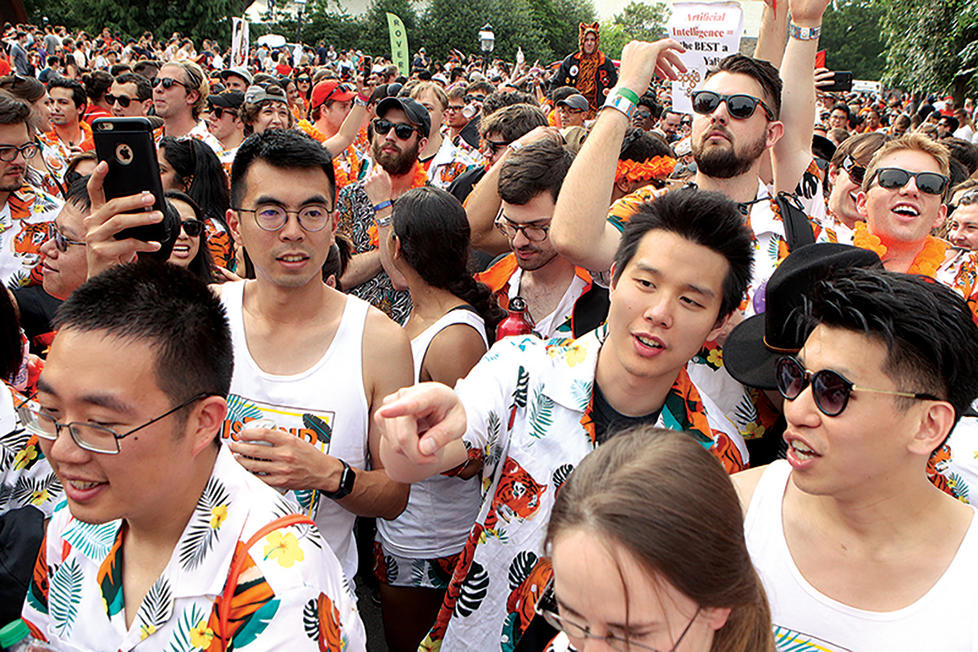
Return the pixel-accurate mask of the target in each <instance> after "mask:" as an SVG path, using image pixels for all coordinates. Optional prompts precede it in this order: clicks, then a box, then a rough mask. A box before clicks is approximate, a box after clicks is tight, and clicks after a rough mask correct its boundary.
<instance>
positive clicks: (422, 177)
mask: <svg viewBox="0 0 978 652" xmlns="http://www.w3.org/2000/svg"><path fill="white" fill-rule="evenodd" d="M413 173H414V177H413V178H412V179H411V187H410V188H408V190H414V189H415V188H420V187H421V186H424V185H426V184H427V183H428V173H427V172H425V171H424V165H422V164H421V161H415V162H414V169H413ZM367 236H368V237H369V238H370V246H371V247H373V248H374V249H377V248H378V247H380V236H379V235H378V234H377V225H376V224H371V225H370V226H369V227H368V228H367Z"/></svg>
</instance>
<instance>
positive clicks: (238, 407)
mask: <svg viewBox="0 0 978 652" xmlns="http://www.w3.org/2000/svg"><path fill="white" fill-rule="evenodd" d="M227 418H228V420H230V421H240V422H242V423H243V422H244V420H245V419H249V420H250V419H261V418H262V412H261V410H259V409H258V406H257V405H255V404H254V403H252V402H251V401H249V400H248V399H246V398H244V397H242V396H238V395H237V394H229V395H228V416H227Z"/></svg>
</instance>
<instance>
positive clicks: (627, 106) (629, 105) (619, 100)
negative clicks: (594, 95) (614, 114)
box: [598, 89, 637, 120]
mask: <svg viewBox="0 0 978 652" xmlns="http://www.w3.org/2000/svg"><path fill="white" fill-rule="evenodd" d="M629 92H630V93H632V95H634V94H635V93H634V91H629ZM636 106H637V105H636V104H635V103H634V102H632V101H631V99H629V98H628V96H626V95H623V94H622V92H621V90H620V89H619V91H618V92H617V93H615V94H614V95H608V97H607V98H606V99H605V101H604V104H602V105H601V108H600V109H598V111H599V112H600V111H602V110H604V109H615V110H616V111H619V112H621V113H623V114H624V115H625V117H626V118H628V119H629V120H631V119H632V114H633V113H635V107H636Z"/></svg>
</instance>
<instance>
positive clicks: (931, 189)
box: [869, 168, 948, 195]
mask: <svg viewBox="0 0 978 652" xmlns="http://www.w3.org/2000/svg"><path fill="white" fill-rule="evenodd" d="M910 177H913V179H914V181H915V182H916V184H917V190H919V191H920V192H925V193H927V194H928V195H941V194H944V190H945V189H946V188H947V184H948V178H947V177H946V176H944V175H943V174H938V173H937V172H908V171H907V170H903V169H901V168H879V169H878V170H876V171H875V172H873V176H872V178H870V180H869V183H870V184H872V183H873V180H875V181H876V182H877V183H878V184H879V185H880V188H886V189H887V190H895V189H899V188H902V187H904V186H905V185H907V184H908V183H909V182H910Z"/></svg>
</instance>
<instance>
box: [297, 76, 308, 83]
mask: <svg viewBox="0 0 978 652" xmlns="http://www.w3.org/2000/svg"><path fill="white" fill-rule="evenodd" d="M310 81H311V80H310V79H309V78H308V77H299V78H298V79H296V80H295V82H296V83H297V84H308V83H310Z"/></svg>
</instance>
